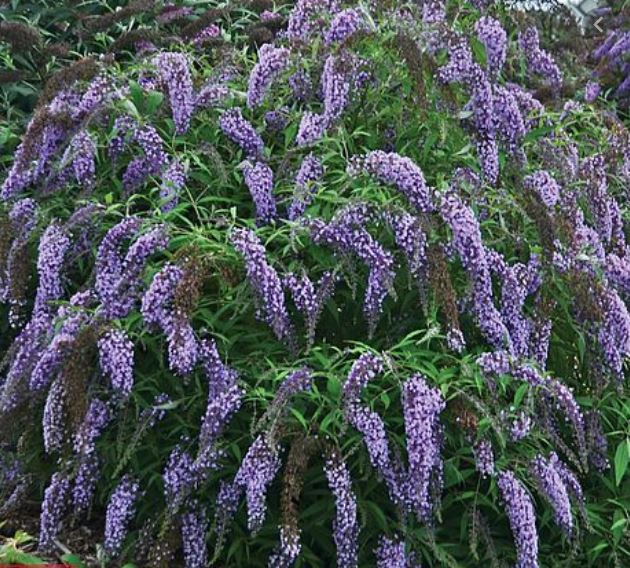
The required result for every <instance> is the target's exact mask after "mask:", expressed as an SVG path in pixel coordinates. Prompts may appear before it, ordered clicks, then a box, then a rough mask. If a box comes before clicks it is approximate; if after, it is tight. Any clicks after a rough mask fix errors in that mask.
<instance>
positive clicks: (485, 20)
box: [475, 16, 508, 77]
mask: <svg viewBox="0 0 630 568" xmlns="http://www.w3.org/2000/svg"><path fill="white" fill-rule="evenodd" d="M475 33H476V34H477V37H478V38H479V41H481V43H483V45H484V47H485V48H486V57H487V60H488V73H489V74H490V75H491V76H492V77H496V76H497V75H498V74H499V73H500V72H501V70H502V69H503V65H504V64H505V59H506V56H507V43H508V41H507V33H506V32H505V30H504V29H503V26H502V25H501V23H500V22H499V21H498V20H495V19H494V18H491V17H489V16H483V17H481V18H480V19H479V20H477V23H476V24H475Z"/></svg>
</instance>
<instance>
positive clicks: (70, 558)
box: [61, 554, 86, 568]
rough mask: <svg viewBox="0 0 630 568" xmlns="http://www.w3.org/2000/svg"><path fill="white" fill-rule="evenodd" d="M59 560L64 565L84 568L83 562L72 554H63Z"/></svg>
mask: <svg viewBox="0 0 630 568" xmlns="http://www.w3.org/2000/svg"><path fill="white" fill-rule="evenodd" d="M61 560H63V561H64V562H65V563H66V564H70V565H71V566H76V567H77V568H86V565H85V564H84V563H83V561H82V560H81V559H80V558H79V557H78V556H75V555H74V554H64V555H63V556H62V557H61Z"/></svg>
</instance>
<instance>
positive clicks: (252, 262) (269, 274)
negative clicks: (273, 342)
mask: <svg viewBox="0 0 630 568" xmlns="http://www.w3.org/2000/svg"><path fill="white" fill-rule="evenodd" d="M232 242H233V243H234V247H235V248H236V250H237V251H238V252H239V253H240V254H241V255H242V256H243V257H244V259H245V268H246V271H247V278H248V280H249V282H250V285H251V286H252V287H253V288H254V291H255V293H256V295H257V297H258V302H259V307H258V309H257V315H258V317H259V318H260V319H262V320H263V321H265V322H266V323H268V324H269V325H270V326H271V328H272V329H273V331H274V333H275V335H276V337H277V338H278V339H279V340H291V339H292V336H293V330H292V325H291V321H290V319H289V314H288V312H287V308H286V304H285V297H284V291H283V289H282V281H281V279H280V277H279V276H278V273H277V272H276V271H275V270H274V268H273V267H272V266H271V265H270V264H269V263H268V262H267V259H266V257H265V252H266V251H265V247H264V246H263V245H262V244H261V242H260V240H259V239H258V237H257V236H256V234H255V233H254V232H253V231H250V230H247V229H239V230H237V231H235V232H234V234H233V235H232Z"/></svg>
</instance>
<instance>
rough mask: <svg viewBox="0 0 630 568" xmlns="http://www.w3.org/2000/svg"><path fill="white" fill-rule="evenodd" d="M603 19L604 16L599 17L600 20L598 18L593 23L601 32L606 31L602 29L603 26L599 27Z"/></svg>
mask: <svg viewBox="0 0 630 568" xmlns="http://www.w3.org/2000/svg"><path fill="white" fill-rule="evenodd" d="M603 19H604V18H599V19H598V20H597V21H596V22H595V23H594V24H593V25H594V26H595V29H596V30H597V31H598V32H599V33H601V32H603V31H604V30H602V28H600V27H599V22H601V21H602V20H603Z"/></svg>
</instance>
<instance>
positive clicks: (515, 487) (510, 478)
mask: <svg viewBox="0 0 630 568" xmlns="http://www.w3.org/2000/svg"><path fill="white" fill-rule="evenodd" d="M497 483H498V485H499V490H500V491H501V496H502V497H503V501H504V502H505V509H506V513H507V516H508V520H509V521H510V528H511V529H512V535H513V536H514V542H515V544H516V566H517V568H538V533H537V532H536V513H535V512H534V505H533V504H532V500H531V498H530V496H529V494H528V493H527V490H526V489H525V487H523V485H522V484H521V482H520V481H518V479H516V476H515V475H514V474H513V473H512V472H511V471H504V472H501V473H500V474H499V478H498V482H497Z"/></svg>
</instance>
